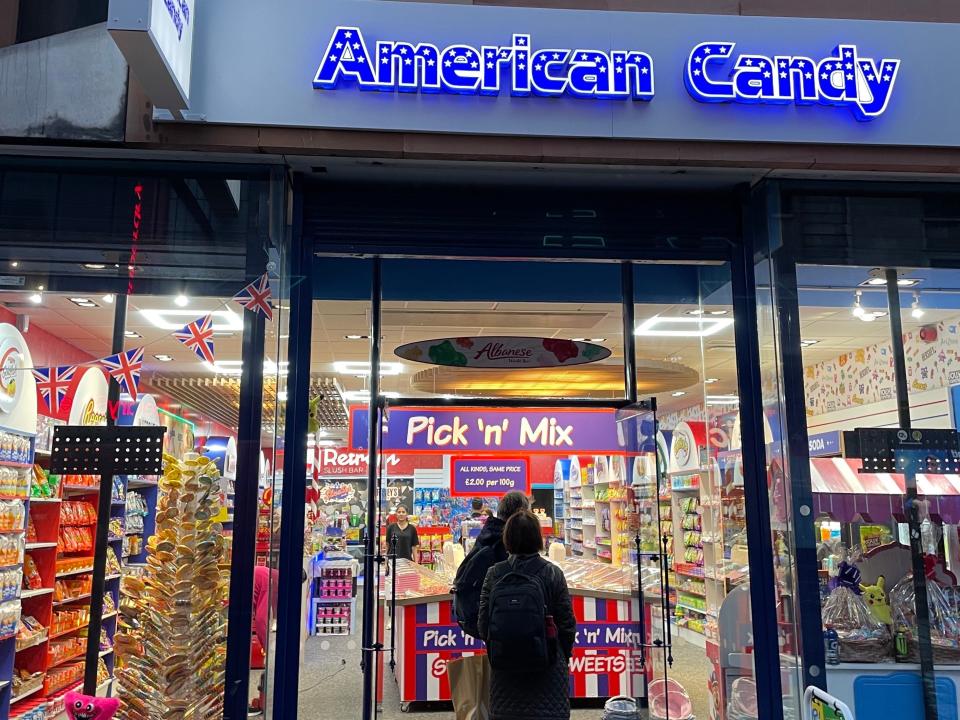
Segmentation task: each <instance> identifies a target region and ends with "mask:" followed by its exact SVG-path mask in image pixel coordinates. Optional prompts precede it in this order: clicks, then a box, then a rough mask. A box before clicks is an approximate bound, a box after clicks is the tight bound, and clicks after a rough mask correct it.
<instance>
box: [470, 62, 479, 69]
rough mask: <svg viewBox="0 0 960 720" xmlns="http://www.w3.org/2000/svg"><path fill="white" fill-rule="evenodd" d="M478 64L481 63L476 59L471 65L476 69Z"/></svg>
mask: <svg viewBox="0 0 960 720" xmlns="http://www.w3.org/2000/svg"><path fill="white" fill-rule="evenodd" d="M478 65H479V63H478V62H477V61H476V60H474V61H473V62H472V63H470V67H472V68H473V69H474V70H476V69H477V66H478Z"/></svg>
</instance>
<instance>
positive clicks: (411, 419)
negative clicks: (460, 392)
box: [350, 406, 625, 454]
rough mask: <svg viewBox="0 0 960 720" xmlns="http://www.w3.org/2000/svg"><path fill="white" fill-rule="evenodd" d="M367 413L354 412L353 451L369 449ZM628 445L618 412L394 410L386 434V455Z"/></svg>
mask: <svg viewBox="0 0 960 720" xmlns="http://www.w3.org/2000/svg"><path fill="white" fill-rule="evenodd" d="M368 428H369V415H368V412H367V408H365V407H361V406H357V407H352V408H350V447H351V449H353V450H364V449H366V448H367V438H368ZM624 447H625V443H624V441H623V438H622V437H621V436H620V434H619V432H618V425H617V422H616V414H615V412H614V411H613V410H604V409H590V410H582V409H578V410H564V409H557V410H554V409H542V410H537V409H529V410H528V409H505V408H490V409H488V408H403V407H398V408H392V409H391V410H390V411H389V414H388V415H387V421H386V423H385V426H384V429H383V444H382V446H381V449H382V450H383V451H385V452H396V453H400V452H418V453H428V452H442V453H456V452H458V451H460V452H462V451H476V452H483V453H491V452H492V453H501V452H502V453H511V454H515V453H518V452H520V453H523V454H529V453H537V452H540V453H552V454H557V453H560V454H565V453H570V452H580V453H584V454H591V453H596V454H605V453H612V452H621V451H623V450H624Z"/></svg>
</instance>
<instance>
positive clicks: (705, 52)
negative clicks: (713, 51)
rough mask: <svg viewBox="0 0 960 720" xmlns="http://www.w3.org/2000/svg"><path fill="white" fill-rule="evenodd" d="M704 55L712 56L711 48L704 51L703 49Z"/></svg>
mask: <svg viewBox="0 0 960 720" xmlns="http://www.w3.org/2000/svg"><path fill="white" fill-rule="evenodd" d="M721 49H722V48H721ZM703 54H704V55H709V54H710V48H704V49H703Z"/></svg>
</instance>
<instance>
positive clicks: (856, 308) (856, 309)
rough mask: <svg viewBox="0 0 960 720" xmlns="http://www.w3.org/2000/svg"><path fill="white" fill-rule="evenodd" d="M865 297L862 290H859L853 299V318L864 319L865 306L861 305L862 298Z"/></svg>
mask: <svg viewBox="0 0 960 720" xmlns="http://www.w3.org/2000/svg"><path fill="white" fill-rule="evenodd" d="M861 295H863V291H862V290H857V292H856V294H855V295H854V298H853V316H854V317H858V318H861V319H863V316H864V309H863V305H861V304H860V296H861Z"/></svg>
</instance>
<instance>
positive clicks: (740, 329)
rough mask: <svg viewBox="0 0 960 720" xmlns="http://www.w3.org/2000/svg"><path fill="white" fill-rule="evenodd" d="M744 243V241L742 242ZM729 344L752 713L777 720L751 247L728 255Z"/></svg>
mask: <svg viewBox="0 0 960 720" xmlns="http://www.w3.org/2000/svg"><path fill="white" fill-rule="evenodd" d="M745 241H746V238H745ZM730 265H731V285H732V288H733V314H734V317H735V318H736V323H735V324H734V338H735V342H736V348H737V384H738V390H739V395H740V427H741V437H742V447H741V453H742V456H743V493H744V498H745V506H746V513H747V557H748V559H749V561H750V605H751V609H752V610H751V614H752V616H753V643H754V655H755V662H754V663H753V666H754V680H755V682H756V686H757V704H758V707H761V708H767V710H766V711H765V713H764V718H765V720H783V693H782V687H781V683H780V646H779V642H778V637H779V635H778V629H777V596H776V593H775V592H774V590H775V588H776V576H775V575H774V572H773V534H772V529H771V524H770V496H769V491H768V489H767V456H766V445H765V440H764V437H765V436H764V425H763V391H762V388H761V383H760V344H759V340H758V334H757V333H758V324H757V292H756V282H755V278H754V266H753V252H752V249H751V243H749V242H745V243H744V244H743V245H741V246H739V247H737V248H735V249H734V252H733V254H732V257H731V263H730Z"/></svg>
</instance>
